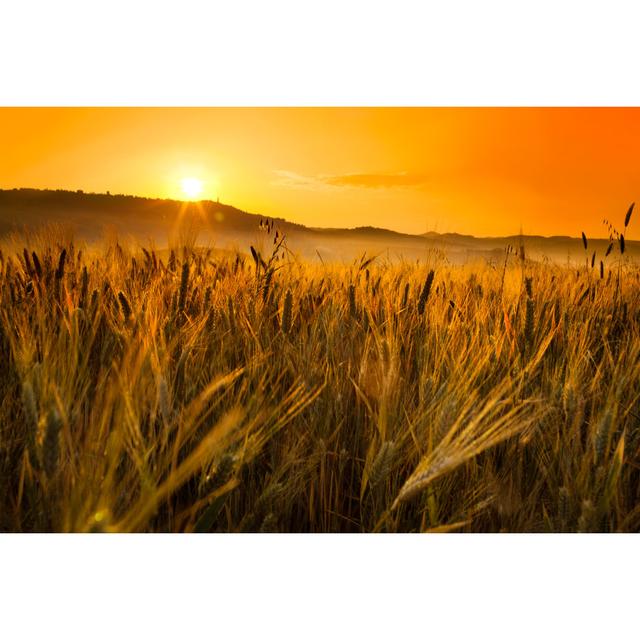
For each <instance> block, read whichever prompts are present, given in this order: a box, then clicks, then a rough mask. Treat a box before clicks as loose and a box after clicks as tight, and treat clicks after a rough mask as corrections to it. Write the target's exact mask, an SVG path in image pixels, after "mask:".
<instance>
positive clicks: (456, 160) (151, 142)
mask: <svg viewBox="0 0 640 640" xmlns="http://www.w3.org/2000/svg"><path fill="white" fill-rule="evenodd" d="M0 137H1V138H2V140H3V149H4V150H5V152H4V153H3V154H1V155H0V188H13V187H35V188H54V189H55V188H64V189H72V190H75V189H83V190H85V191H93V192H101V193H103V192H106V191H110V192H111V193H126V194H134V195H142V196H149V197H161V198H173V199H187V200H192V199H196V198H197V199H205V200H207V199H210V200H215V199H217V198H218V197H220V199H221V201H223V202H225V203H228V204H232V205H234V206H236V207H238V208H241V209H243V210H246V211H252V212H255V213H260V214H263V215H270V216H278V217H283V218H285V219H287V220H291V221H293V222H298V223H302V224H305V225H309V226H319V227H355V226H366V225H371V226H378V227H386V228H391V229H394V230H397V231H403V232H409V233H424V232H425V231H438V232H459V233H472V234H475V235H508V234H513V233H518V231H519V230H520V228H521V227H522V229H523V231H524V232H525V233H529V234H541V235H555V234H570V235H576V234H577V233H579V231H580V230H584V231H585V232H586V233H587V234H589V235H592V236H595V235H603V233H604V230H603V227H602V219H603V218H606V217H612V216H614V215H615V214H616V213H618V212H619V211H621V210H625V208H626V207H627V205H628V203H629V202H631V201H633V200H636V199H638V198H639V197H640V193H639V192H638V189H639V187H638V185H640V164H639V163H638V162H637V157H638V153H639V152H640V110H638V109H634V108H628V109H613V108H612V109H595V108H594V109H591V108H209V109H207V108H185V109H180V108H27V109H20V108H3V109H0ZM205 177H206V179H205ZM210 177H211V179H210ZM220 186H223V187H224V191H223V192H219V188H220Z"/></svg>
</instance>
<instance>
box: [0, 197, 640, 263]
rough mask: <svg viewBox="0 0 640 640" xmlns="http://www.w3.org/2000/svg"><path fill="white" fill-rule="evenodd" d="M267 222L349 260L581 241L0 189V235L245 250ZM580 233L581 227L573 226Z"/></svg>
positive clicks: (543, 253) (575, 249) (572, 251)
mask: <svg viewBox="0 0 640 640" xmlns="http://www.w3.org/2000/svg"><path fill="white" fill-rule="evenodd" d="M267 220H269V221H272V222H273V224H274V225H275V226H276V227H277V228H278V229H279V230H280V232H281V233H284V234H285V235H286V236H287V242H288V246H289V248H290V249H291V250H292V251H294V252H295V253H297V254H298V255H300V256H301V257H303V258H305V259H307V260H311V261H316V260H320V259H322V260H325V261H336V260H337V261H343V260H347V261H349V260H353V259H354V258H356V257H359V256H361V255H362V254H363V253H364V252H367V253H368V254H370V255H372V254H377V255H381V256H382V257H384V258H387V259H389V260H399V259H406V260H409V259H411V260H414V259H424V258H425V257H426V256H428V255H430V254H431V253H433V252H434V251H438V252H441V253H442V254H443V255H444V256H446V258H447V259H448V260H449V261H451V262H454V263H462V262H467V261H469V260H474V259H477V258H483V259H486V260H489V261H493V260H499V259H501V257H502V256H503V254H504V250H505V249H506V248H507V247H508V246H512V247H514V248H515V247H518V246H519V245H520V243H521V242H522V243H523V244H524V246H525V249H526V251H527V254H528V256H529V258H532V259H537V260H545V259H549V260H552V261H555V262H566V261H567V260H570V261H571V262H578V263H582V262H584V259H585V251H584V247H583V244H582V240H581V239H580V238H578V237H569V236H555V237H543V236H522V237H521V236H507V237H493V238H492V237H485V238H477V237H474V236H471V235H463V234H438V233H435V232H429V233H426V234H421V235H414V234H405V233H398V232H396V231H391V230H389V229H381V228H375V227H359V228H354V229H345V228H341V229H340V228H335V229H326V228H317V227H316V228H313V227H305V226H304V225H301V224H296V223H293V222H290V221H287V220H284V219H283V218H269V217H267V216H261V215H258V214H256V213H247V212H245V211H241V210H239V209H237V208H235V207H233V206H231V205H227V204H223V203H220V202H217V201H196V202H185V201H177V200H160V199H154V198H140V197H134V196H125V195H107V194H89V193H79V192H71V191H63V190H57V191H53V190H36V189H12V190H0V240H1V238H2V237H3V236H5V237H7V236H8V235H9V234H11V233H12V232H16V231H22V230H25V229H37V228H41V227H42V226H43V225H47V224H52V223H54V224H60V225H63V226H65V227H67V228H68V229H70V230H71V231H73V232H74V234H75V235H76V236H77V237H78V238H79V239H81V240H85V241H88V242H93V243H95V242H99V241H101V240H103V239H104V238H105V237H106V236H113V235H114V234H116V235H117V237H118V238H119V239H120V241H121V242H126V241H133V243H134V244H145V243H148V242H149V241H153V244H154V245H155V246H157V247H158V248H165V247H166V246H167V244H168V242H169V241H170V240H172V239H173V240H174V241H175V240H177V238H178V236H179V235H180V233H196V234H197V242H198V243H200V244H203V245H206V246H213V247H215V248H218V249H228V250H238V251H240V252H243V253H246V252H248V251H249V247H250V246H251V245H259V244H260V243H261V241H262V240H261V238H262V237H263V234H262V233H261V232H260V221H267ZM577 235H579V230H577ZM590 242H591V247H592V249H591V250H592V251H593V250H595V251H596V252H597V254H599V255H602V254H604V252H605V251H606V248H607V246H608V244H609V240H608V239H590ZM627 245H628V253H629V255H637V254H638V253H640V248H639V245H638V243H636V242H632V241H630V242H628V243H627Z"/></svg>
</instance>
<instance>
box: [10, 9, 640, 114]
mask: <svg viewBox="0 0 640 640" xmlns="http://www.w3.org/2000/svg"><path fill="white" fill-rule="evenodd" d="M638 12H639V9H638V3H637V2H632V1H628V0H625V1H623V0H608V2H606V3H604V2H594V1H593V0H582V1H580V2H578V1H574V0H571V1H567V0H536V1H535V2H534V1H532V0H526V1H518V2H514V0H483V1H482V2H478V1H477V0H448V1H446V2H445V1H441V2H435V1H433V0H430V1H425V0H394V1H393V2H391V1H389V0H387V1H386V2H381V1H380V0H323V1H322V2H320V1H318V0H316V1H311V2H310V1H308V0H306V1H301V0H269V1H268V2H264V1H259V0H250V1H249V0H234V1H233V2H229V1H224V2H221V1H212V0H181V1H180V2H166V1H162V0H110V1H109V2H106V1H102V2H95V1H94V2H87V1H86V0H57V1H56V2H51V1H50V0H20V2H7V3H5V4H4V5H3V7H2V10H1V15H0V25H1V37H0V61H1V63H0V103H2V104H5V105H18V106H20V105H105V106H113V105H125V106H126V105H164V106H172V105H230V106H235V105H259V106H269V105H294V106H295V105H318V106H324V105H335V106H341V105H383V106H384V105H472V106H481V105H508V106H513V105H527V106H538V105H610V106H618V105H635V104H638V102H639V98H640V89H639V88H638V86H639V83H638V82H637V81H636V78H637V60H638V45H639V42H638V40H639V35H640V34H639V33H638V28H637V25H638V23H639V22H640V21H639V20H638Z"/></svg>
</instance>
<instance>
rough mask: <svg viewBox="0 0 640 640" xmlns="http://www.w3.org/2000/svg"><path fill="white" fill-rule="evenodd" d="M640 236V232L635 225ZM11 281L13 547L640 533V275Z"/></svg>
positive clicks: (7, 436) (448, 270) (0, 412)
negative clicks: (28, 540) (23, 540)
mask: <svg viewBox="0 0 640 640" xmlns="http://www.w3.org/2000/svg"><path fill="white" fill-rule="evenodd" d="M628 218H629V216H628V217H627V220H626V223H627V224H628V222H629V220H628ZM261 234H262V242H261V243H259V244H258V245H257V246H255V247H251V248H250V251H249V248H248V250H247V253H246V254H244V255H240V254H238V255H235V256H234V255H224V254H220V253H216V252H213V251H211V250H206V249H203V248H199V247H197V246H196V245H195V244H193V243H191V244H189V243H187V244H186V246H184V245H183V246H174V247H173V248H172V249H171V250H170V251H169V250H167V251H163V252H158V251H154V250H152V249H151V248H145V249H143V248H126V247H123V246H121V245H120V244H118V243H117V242H116V241H113V242H110V243H105V245H104V246H103V247H102V248H99V249H98V248H95V247H94V248H88V247H84V248H82V247H79V246H74V243H73V240H72V239H71V238H69V237H66V236H65V234H63V233H60V232H56V230H50V231H49V232H47V233H41V234H31V235H30V236H29V237H28V238H26V239H24V244H22V245H19V244H18V243H17V242H16V240H15V239H14V240H13V244H12V245H11V246H9V245H8V244H6V243H5V246H4V248H3V252H2V256H1V257H0V296H1V300H0V356H1V360H0V530H2V531H21V532H26V531H106V532H108V531H180V532H183V531H184V532H188V531H198V532H258V531H260V532H276V531H280V532H298V531H300V532H373V531H380V532H420V531H461V532H489V531H491V532H498V531H508V532H560V531H636V530H638V529H639V528H640V507H639V502H638V497H639V496H638V494H639V489H640V485H639V483H640V455H639V447H640V297H639V294H640V287H639V282H640V280H639V278H640V270H638V268H637V266H636V265H635V264H634V263H633V262H631V261H630V260H628V257H627V256H626V255H625V254H624V239H622V240H621V238H620V236H619V235H612V244H611V247H610V249H609V251H608V252H607V255H606V256H604V255H603V256H592V253H591V252H590V250H589V247H588V240H587V239H586V238H585V239H584V244H585V262H584V263H583V264H582V265H581V266H577V267H576V266H575V265H574V266H570V265H555V264H551V263H547V264H543V263H540V262H533V261H530V260H529V259H528V258H527V256H526V247H515V248H514V249H513V250H510V251H506V252H505V254H504V259H503V260H502V261H501V262H500V263H495V264H489V263H486V262H478V263H474V264H468V265H465V266H451V265H449V264H448V263H447V260H446V256H443V255H438V254H435V253H434V254H430V255H425V258H424V260H421V261H418V262H411V263H409V262H405V263H402V262H395V263H388V262H386V261H385V260H383V259H381V258H377V259H370V258H368V257H366V256H363V258H362V259H361V260H359V261H357V262H355V263H354V264H350V265H337V264H322V263H316V264H310V263H305V262H303V261H300V260H297V259H296V258H295V256H293V255H291V254H290V253H289V252H288V250H287V247H286V241H285V239H284V238H283V237H281V236H280V235H279V234H278V232H277V231H276V230H274V229H273V228H272V227H271V226H270V225H268V224H265V225H262V229H261Z"/></svg>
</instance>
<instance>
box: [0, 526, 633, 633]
mask: <svg viewBox="0 0 640 640" xmlns="http://www.w3.org/2000/svg"><path fill="white" fill-rule="evenodd" d="M636 540H637V538H636V537H635V536H631V535H627V536H624V535H615V534H608V535H601V536H597V535H555V536H553V535H520V536H518V535H499V534H495V535H455V534H452V535H431V536H428V535H427V536H420V535H402V534H395V535H345V534H342V535H337V536H330V535H325V536H323V535H315V536H311V535H307V536H305V535H284V534H280V535H277V534H276V535H262V536H261V535H235V536H233V535H218V536H207V535H202V536H197V535H173V536H171V535H137V536H136V535H133V536H124V535H121V536H99V535H95V536H91V535H66V536H65V535H50V536H46V535H45V536H12V535H8V536H4V537H2V538H1V539H0V566H2V576H3V577H2V581H0V602H2V617H1V618H0V627H1V628H3V629H5V630H6V629H10V630H12V631H14V632H15V633H13V634H8V635H4V634H3V636H4V637H7V638H17V637H34V638H40V637H47V638H50V637H53V638H105V639H106V638H109V639H113V638H199V637H202V634H205V635H204V637H223V638H228V637H231V638H236V637H240V638H256V637H259V638H278V639H281V638H321V639H325V638H409V637H414V636H415V635H416V634H417V636H418V637H443V638H491V639H492V640H494V639H497V638H508V639H509V640H511V639H513V638H519V639H521V638H536V639H537V638H591V637H596V638H604V637H606V638H618V637H629V636H630V635H632V634H633V633H634V632H635V627H636V624H637V621H636V617H637V616H636V599H637V597H636V589H634V588H633V584H632V580H635V578H636V576H637V575H638V569H640V557H639V555H638V553H637V544H636Z"/></svg>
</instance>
